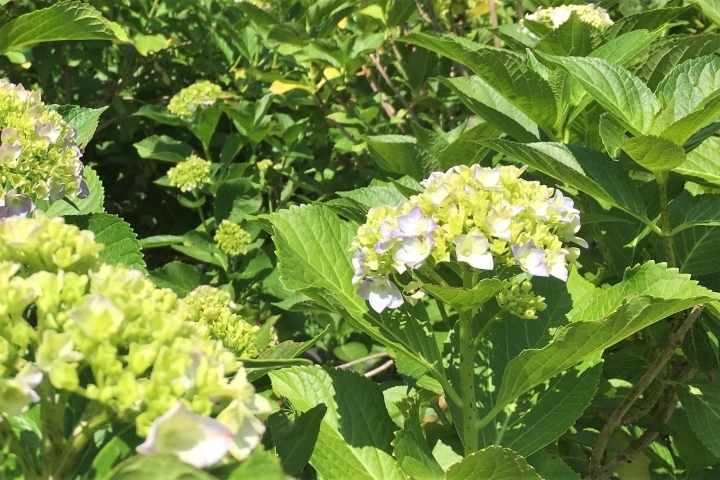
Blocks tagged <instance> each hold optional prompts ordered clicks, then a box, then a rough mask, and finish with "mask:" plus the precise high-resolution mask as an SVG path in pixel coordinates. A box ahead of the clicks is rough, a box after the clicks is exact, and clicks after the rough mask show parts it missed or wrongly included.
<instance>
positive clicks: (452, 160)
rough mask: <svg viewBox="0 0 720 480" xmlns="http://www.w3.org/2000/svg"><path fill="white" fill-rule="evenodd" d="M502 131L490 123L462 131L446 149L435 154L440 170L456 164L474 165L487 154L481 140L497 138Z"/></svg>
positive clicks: (486, 149)
mask: <svg viewBox="0 0 720 480" xmlns="http://www.w3.org/2000/svg"><path fill="white" fill-rule="evenodd" d="M501 135H502V132H501V131H500V130H498V129H497V128H496V127H495V126H494V125H492V124H491V123H489V122H488V123H481V124H479V125H476V126H474V127H472V128H469V129H468V130H466V131H464V132H463V133H462V134H460V136H459V137H458V138H456V139H455V140H454V141H452V142H451V143H450V144H449V145H448V146H447V148H446V149H444V150H443V151H442V152H439V153H438V155H437V158H438V162H439V164H440V169H441V170H447V169H450V168H452V167H454V166H456V165H467V166H470V165H474V164H476V163H480V161H481V160H482V159H483V158H484V157H485V155H487V153H488V151H489V149H488V148H487V147H485V146H483V145H482V144H480V141H481V140H485V139H489V138H498V137H500V136H501Z"/></svg>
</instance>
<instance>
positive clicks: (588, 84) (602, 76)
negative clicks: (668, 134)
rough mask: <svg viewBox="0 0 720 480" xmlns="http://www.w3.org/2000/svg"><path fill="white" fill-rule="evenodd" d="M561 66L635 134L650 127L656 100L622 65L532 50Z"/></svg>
mask: <svg viewBox="0 0 720 480" xmlns="http://www.w3.org/2000/svg"><path fill="white" fill-rule="evenodd" d="M536 53H537V55H539V56H540V57H541V58H543V59H545V60H547V61H549V62H550V63H554V64H557V65H559V66H560V67H562V68H563V69H564V70H565V71H566V72H568V73H569V74H570V75H571V76H572V77H573V78H574V79H575V80H576V81H577V82H578V83H580V85H582V87H583V88H584V89H585V91H586V92H587V93H588V94H589V95H590V96H591V97H592V98H593V100H595V101H596V102H598V103H599V104H600V106H602V107H603V108H604V109H605V110H607V111H608V113H610V114H611V115H612V116H613V117H615V119H617V120H618V121H619V122H620V123H621V124H623V125H624V126H625V127H626V128H628V129H629V130H631V131H632V132H633V133H634V134H636V135H638V134H641V133H646V132H647V131H649V130H650V127H651V126H652V121H653V119H654V118H655V114H656V113H657V112H658V110H660V103H659V102H658V100H657V98H655V95H653V93H652V92H651V91H650V89H649V88H648V87H647V86H646V85H645V84H644V83H643V82H642V80H640V79H639V78H637V77H636V76H634V75H633V74H632V73H630V72H629V71H628V70H626V69H624V68H623V67H621V66H619V65H616V64H614V63H611V62H609V61H608V60H604V59H600V58H582V57H558V56H554V55H547V54H542V53H540V52H536Z"/></svg>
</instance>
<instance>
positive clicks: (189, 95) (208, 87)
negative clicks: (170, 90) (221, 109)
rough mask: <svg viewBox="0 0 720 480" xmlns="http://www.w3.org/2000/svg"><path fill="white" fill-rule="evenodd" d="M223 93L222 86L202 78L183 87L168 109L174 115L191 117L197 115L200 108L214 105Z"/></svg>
mask: <svg viewBox="0 0 720 480" xmlns="http://www.w3.org/2000/svg"><path fill="white" fill-rule="evenodd" d="M221 95H222V88H220V86H218V85H215V84H214V83H212V82H209V81H207V80H202V81H200V82H196V83H194V84H192V85H190V86H189V87H186V88H183V89H182V90H180V92H178V94H177V95H175V96H173V97H172V98H171V99H170V103H169V104H168V110H170V113H172V114H173V115H177V116H178V117H181V118H186V119H189V118H192V116H193V115H195V111H196V110H197V109H198V108H201V107H203V106H205V107H207V106H210V105H212V104H213V103H215V100H217V99H218V98H220V96H221Z"/></svg>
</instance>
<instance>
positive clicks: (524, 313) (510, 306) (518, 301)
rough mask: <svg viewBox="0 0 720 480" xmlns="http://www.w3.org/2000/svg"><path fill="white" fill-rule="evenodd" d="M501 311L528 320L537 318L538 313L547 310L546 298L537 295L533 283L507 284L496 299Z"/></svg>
mask: <svg viewBox="0 0 720 480" xmlns="http://www.w3.org/2000/svg"><path fill="white" fill-rule="evenodd" d="M495 298H496V299H497V302H498V305H499V306H500V308H501V309H503V310H505V311H507V312H509V313H511V314H513V315H515V316H516V317H520V318H524V319H526V320H534V319H536V318H537V312H542V311H543V310H545V309H546V308H547V305H546V304H545V297H542V296H540V295H535V294H534V293H533V291H532V283H530V282H529V281H527V280H525V281H524V282H522V283H520V284H517V283H514V282H509V281H508V282H505V287H504V288H503V289H502V290H501V291H500V293H498V294H497V296H496V297H495Z"/></svg>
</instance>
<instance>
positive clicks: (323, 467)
mask: <svg viewBox="0 0 720 480" xmlns="http://www.w3.org/2000/svg"><path fill="white" fill-rule="evenodd" d="M270 378H271V380H272V385H273V391H274V392H275V394H276V395H277V396H279V397H283V398H287V399H288V401H289V402H290V403H291V404H292V405H293V407H294V408H295V410H297V411H299V412H307V411H309V410H310V409H312V408H313V407H315V406H317V405H320V404H325V405H327V407H328V411H327V413H326V414H325V417H324V418H323V421H322V423H321V425H320V432H319V435H318V438H317V443H316V444H315V449H314V451H313V453H312V457H311V458H310V464H311V465H312V466H313V467H314V468H315V470H316V471H317V472H318V475H320V476H322V477H323V478H325V479H328V480H332V479H346V478H348V476H351V477H352V478H353V479H358V480H360V479H373V480H386V479H387V480H393V479H397V480H401V479H404V476H403V474H402V473H401V472H400V470H399V469H398V467H397V465H396V463H395V460H394V459H393V458H392V456H391V455H390V453H388V452H391V451H392V448H391V445H390V443H391V442H392V440H393V431H394V430H395V424H394V423H393V421H392V420H391V419H390V416H389V415H388V413H387V410H386V409H385V402H384V400H383V396H382V393H381V392H380V389H379V388H378V386H377V384H375V383H374V382H373V381H372V380H370V379H366V378H365V377H362V376H360V375H358V374H356V373H353V372H349V371H347V370H338V369H331V368H326V369H323V368H320V367H291V368H286V369H283V370H278V371H275V372H271V373H270Z"/></svg>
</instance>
